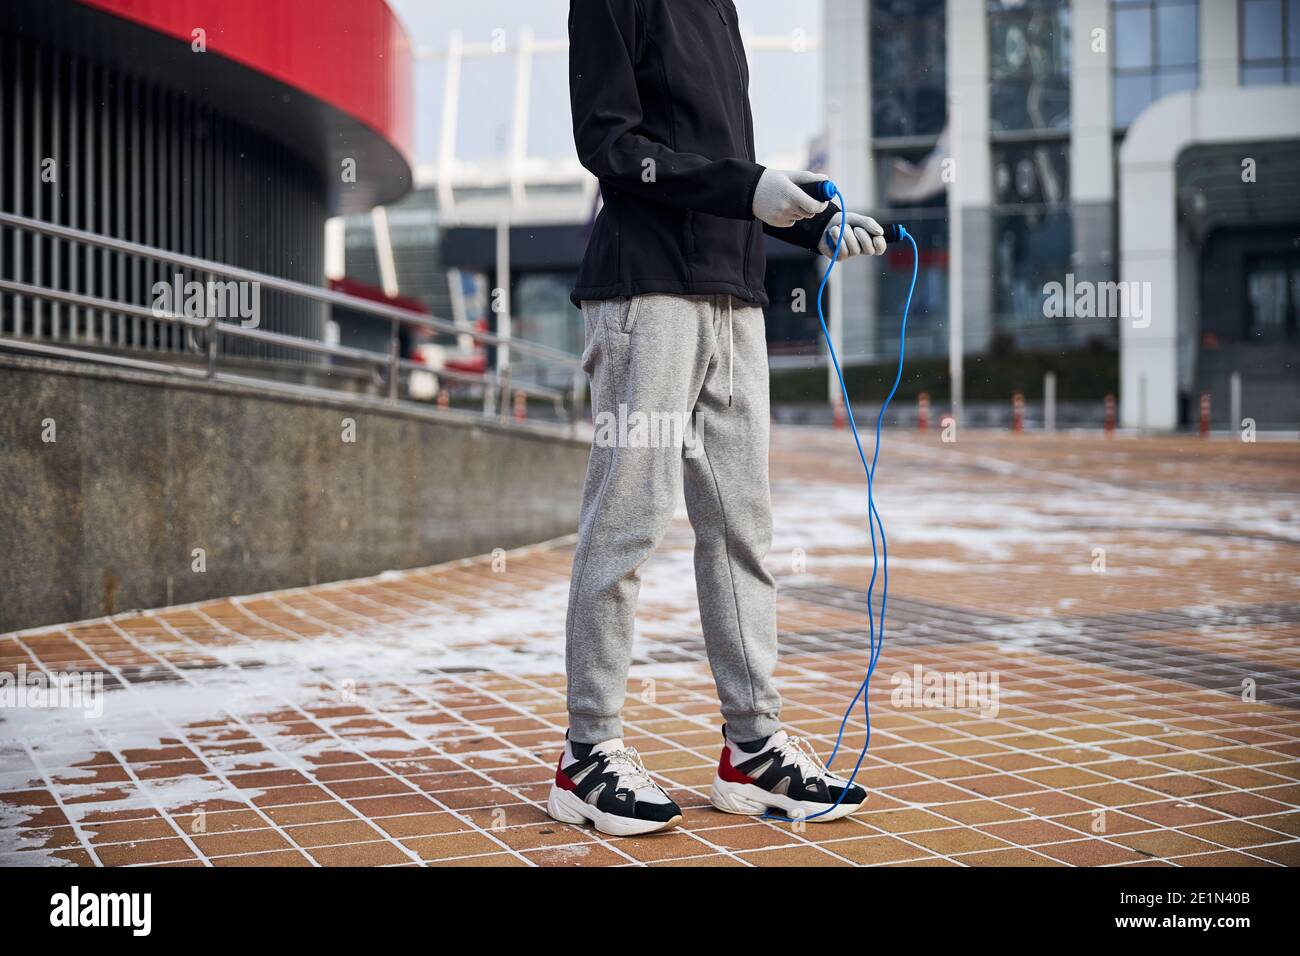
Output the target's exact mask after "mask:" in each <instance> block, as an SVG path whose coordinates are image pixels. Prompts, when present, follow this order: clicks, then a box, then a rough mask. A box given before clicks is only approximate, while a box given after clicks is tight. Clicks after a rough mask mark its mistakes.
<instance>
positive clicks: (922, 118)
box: [871, 0, 947, 139]
mask: <svg viewBox="0 0 1300 956" xmlns="http://www.w3.org/2000/svg"><path fill="white" fill-rule="evenodd" d="M946 52H947V51H946V48H945V45H944V5H943V0H873V3H872V5H871V97H872V101H873V103H872V135H873V136H875V137H876V138H877V139H879V138H882V137H889V136H935V135H937V134H938V133H939V131H940V130H942V129H943V124H944V122H945V120H946V118H947V101H946V96H947V94H946V89H945V85H946V76H947V66H946V64H945V61H944V57H945V55H946Z"/></svg>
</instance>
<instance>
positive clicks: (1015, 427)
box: [1011, 392, 1025, 435]
mask: <svg viewBox="0 0 1300 956" xmlns="http://www.w3.org/2000/svg"><path fill="white" fill-rule="evenodd" d="M1011 430H1012V431H1013V432H1015V433H1016V434H1017V435H1019V434H1020V433H1021V432H1023V431H1024V430H1025V396H1023V395H1021V394H1020V393H1019V392H1016V393H1015V394H1014V395H1012V396H1011Z"/></svg>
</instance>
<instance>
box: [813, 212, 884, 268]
mask: <svg viewBox="0 0 1300 956" xmlns="http://www.w3.org/2000/svg"><path fill="white" fill-rule="evenodd" d="M843 218H844V217H843V216H841V215H839V214H837V215H836V216H835V218H834V219H832V220H831V222H830V225H829V226H827V227H826V232H825V233H823V234H822V241H821V242H820V243H819V244H818V246H817V251H818V252H820V253H821V254H822V255H824V256H825V257H826V258H827V259H829V258H830V257H831V256H833V255H835V243H836V242H838V241H839V238H840V222H841V220H842V219H843ZM848 227H849V229H848V232H846V233H845V234H844V242H843V243H841V244H840V254H839V256H838V257H837V259H836V261H837V262H842V261H843V260H845V259H848V258H850V257H851V256H863V255H865V256H883V255H884V254H885V230H884V229H883V228H882V227H881V225H880V223H878V222H876V220H874V219H872V218H871V217H870V216H863V215H861V214H860V213H856V212H851V213H849V215H848Z"/></svg>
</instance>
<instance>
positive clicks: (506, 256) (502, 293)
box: [483, 217, 510, 415]
mask: <svg viewBox="0 0 1300 956" xmlns="http://www.w3.org/2000/svg"><path fill="white" fill-rule="evenodd" d="M496 264H497V274H496V288H494V289H493V290H492V299H493V308H494V309H495V310H496V316H497V330H496V332H497V337H498V338H499V339H500V340H501V341H500V342H498V343H497V347H496V348H497V366H496V371H497V375H499V376H500V385H501V388H502V393H501V414H502V415H506V414H508V413H509V411H510V398H509V396H508V395H507V394H506V392H505V389H507V388H509V382H508V376H509V374H510V346H509V345H508V344H507V343H508V342H509V341H510V220H509V219H508V218H505V217H502V218H501V219H500V220H499V221H498V222H497V263H496ZM491 394H492V389H491V388H488V389H486V391H485V394H484V398H483V410H484V412H485V413H487V414H491V411H492V409H491V406H490V402H491V399H490V398H489V396H490V395H491Z"/></svg>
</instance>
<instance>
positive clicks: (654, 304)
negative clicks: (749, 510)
mask: <svg viewBox="0 0 1300 956" xmlns="http://www.w3.org/2000/svg"><path fill="white" fill-rule="evenodd" d="M713 313H714V300H713V299H712V298H711V297H703V296H672V295H644V296H637V297H635V298H633V299H632V300H630V301H629V300H626V299H623V300H609V301H604V302H589V303H584V304H583V315H584V317H585V319H586V324H587V346H586V350H585V352H584V355H583V366H584V368H586V370H587V373H588V375H590V376H591V405H592V414H593V418H594V421H595V424H596V437H595V440H594V441H593V442H592V448H591V458H590V460H589V462H588V465H587V479H586V484H585V486H584V488H583V496H582V510H581V517H580V521H579V527H578V546H577V550H576V551H575V553H574V556H573V578H572V580H571V582H570V586H569V610H568V620H567V624H566V639H565V662H566V670H567V672H568V708H569V734H570V737H571V739H573V740H575V741H579V742H582V743H588V744H591V743H599V742H602V741H606V740H609V739H611V738H616V737H621V736H622V733H623V725H622V718H621V717H620V712H621V711H622V709H623V700H624V697H625V696H626V694H627V672H628V667H629V665H630V663H631V657H632V619H633V615H634V614H635V612H636V601H637V594H638V592H639V591H640V587H641V578H640V569H641V565H642V564H644V563H645V561H646V559H647V558H648V557H649V556H650V554H651V552H653V551H654V549H655V547H656V546H657V545H658V544H659V542H660V540H661V539H662V538H663V535H664V532H665V531H666V530H667V528H668V523H669V521H670V520H671V519H672V515H673V510H674V508H675V507H676V503H677V495H678V492H679V489H680V488H681V469H682V450H681V448H680V446H678V447H620V442H619V440H618V439H619V435H618V434H617V432H618V430H619V428H618V423H619V422H620V421H624V422H627V423H628V425H629V428H628V435H627V437H628V438H631V439H633V441H629V442H627V443H626V445H628V446H631V445H633V444H634V443H635V438H636V434H635V433H634V432H633V430H632V427H631V426H634V424H635V421H636V419H635V417H634V416H636V415H637V414H638V413H639V414H641V415H645V416H650V415H652V414H660V415H662V414H665V413H667V414H669V415H672V414H675V415H676V416H678V418H679V419H680V418H683V417H685V416H688V415H689V414H690V411H691V408H692V406H693V405H694V402H695V396H696V395H697V394H698V392H699V390H700V386H701V383H702V382H703V380H704V375H705V371H706V369H707V367H708V362H709V357H710V355H711V354H712V352H713V349H714V344H715V343H714V327H713V325H714V323H713ZM611 421H612V422H613V427H612V428H610V429H602V422H603V423H605V424H607V425H608V424H609V423H610V422H611ZM611 431H612V432H613V434H610V433H609V432H611ZM603 432H604V434H603ZM641 437H643V438H646V437H649V436H647V435H646V433H645V431H644V430H643V431H642V432H641ZM610 439H613V440H612V441H611V440H610Z"/></svg>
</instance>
